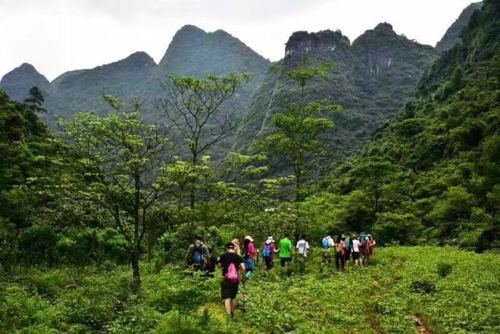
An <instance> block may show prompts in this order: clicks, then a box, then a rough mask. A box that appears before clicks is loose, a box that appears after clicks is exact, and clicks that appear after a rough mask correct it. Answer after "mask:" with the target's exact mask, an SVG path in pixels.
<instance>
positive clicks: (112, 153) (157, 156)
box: [62, 96, 168, 288]
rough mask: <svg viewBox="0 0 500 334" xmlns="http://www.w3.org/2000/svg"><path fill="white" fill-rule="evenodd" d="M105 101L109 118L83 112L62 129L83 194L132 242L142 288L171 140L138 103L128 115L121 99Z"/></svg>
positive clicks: (133, 264) (134, 267) (132, 260)
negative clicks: (144, 247)
mask: <svg viewBox="0 0 500 334" xmlns="http://www.w3.org/2000/svg"><path fill="white" fill-rule="evenodd" d="M104 99H105V101H106V102H107V103H109V104H110V106H111V107H112V108H113V109H114V110H115V113H112V114H110V115H109V116H108V117H106V118H100V117H98V116H95V115H93V114H91V113H81V114H77V115H76V116H75V118H74V119H73V120H72V121H69V122H64V121H63V122H62V125H63V128H64V129H65V132H66V135H67V136H68V137H69V138H70V139H71V141H72V142H73V143H74V147H75V150H76V151H77V153H78V156H79V162H80V165H81V168H82V171H83V177H84V178H85V183H86V187H85V188H84V189H83V190H82V191H81V195H82V196H83V197H84V198H90V199H92V200H94V201H95V202H96V203H98V204H99V205H100V206H102V207H103V208H105V209H106V210H108V211H109V213H110V214H111V216H112V217H113V220H114V224H115V225H116V228H117V229H118V231H119V232H120V233H121V234H122V235H123V236H124V238H125V239H126V240H127V245H128V247H127V250H128V252H129V256H130V264H131V267H132V272H133V280H134V283H135V286H136V287H137V288H139V287H140V283H141V276H140V268H139V259H140V252H141V243H142V241H143V238H144V235H145V233H147V231H148V228H149V227H150V226H151V225H152V224H153V216H152V213H151V211H152V208H153V206H154V205H155V204H156V203H157V202H158V200H159V199H160V198H161V196H162V195H163V194H164V192H165V190H166V187H165V186H164V184H163V183H162V182H159V179H160V178H161V176H162V174H163V171H164V165H165V161H166V157H165V155H166V153H167V149H168V141H167V139H166V137H165V136H164V134H163V133H161V132H160V131H159V130H158V129H157V128H156V127H155V126H154V125H149V124H145V123H144V122H143V121H142V119H141V104H140V103H139V102H134V103H133V104H132V106H131V107H130V108H128V109H127V110H125V107H124V106H123V104H122V103H121V102H120V101H119V100H118V99H116V98H114V97H112V96H104Z"/></svg>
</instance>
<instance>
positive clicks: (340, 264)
mask: <svg viewBox="0 0 500 334" xmlns="http://www.w3.org/2000/svg"><path fill="white" fill-rule="evenodd" d="M335 267H336V268H337V271H344V268H345V238H344V237H342V238H340V237H338V238H337V242H336V244H335Z"/></svg>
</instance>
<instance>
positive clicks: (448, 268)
mask: <svg viewBox="0 0 500 334" xmlns="http://www.w3.org/2000/svg"><path fill="white" fill-rule="evenodd" d="M452 271H453V265H451V264H450V263H438V265H437V272H438V275H439V276H440V277H442V278H445V277H446V276H448V275H449V274H451V273H452Z"/></svg>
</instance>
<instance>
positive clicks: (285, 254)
mask: <svg viewBox="0 0 500 334" xmlns="http://www.w3.org/2000/svg"><path fill="white" fill-rule="evenodd" d="M288 236H289V234H288V233H285V237H284V238H283V239H281V241H280V248H279V250H278V252H279V253H280V262H281V267H285V266H286V265H288V264H289V263H290V261H292V248H293V246H292V242H291V241H290V239H288Z"/></svg>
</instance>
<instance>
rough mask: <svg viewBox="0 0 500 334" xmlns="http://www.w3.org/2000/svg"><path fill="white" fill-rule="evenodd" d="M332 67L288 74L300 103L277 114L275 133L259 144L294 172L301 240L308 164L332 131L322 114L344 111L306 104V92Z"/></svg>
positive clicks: (326, 103) (319, 103)
mask: <svg viewBox="0 0 500 334" xmlns="http://www.w3.org/2000/svg"><path fill="white" fill-rule="evenodd" d="M332 67H333V64H332V63H329V62H326V63H321V64H319V65H309V64H308V63H307V61H304V62H303V65H302V66H300V67H298V68H296V69H293V70H291V71H289V72H287V75H288V77H289V78H291V79H292V80H294V81H295V82H296V83H297V84H298V86H299V90H300V96H299V102H295V103H291V104H290V105H289V112H288V114H284V113H277V114H275V115H274V118H273V125H274V127H275V129H276V133H274V134H272V135H270V136H268V137H267V138H265V139H264V140H262V141H259V142H256V146H257V147H258V148H259V149H260V150H262V151H264V152H267V153H270V154H275V155H278V156H280V157H281V158H282V159H283V160H284V161H286V162H287V163H288V164H289V165H290V167H291V168H292V169H293V174H294V179H295V202H296V204H297V206H296V207H297V222H296V237H299V236H300V230H299V213H298V208H299V206H298V203H299V202H300V201H301V200H303V198H304V195H303V193H302V184H303V178H304V175H305V174H306V173H307V171H308V163H309V162H311V160H313V158H314V157H315V156H317V155H318V153H320V151H321V147H322V144H321V141H320V140H319V136H320V135H321V134H322V133H323V132H325V131H326V130H327V129H329V128H332V127H333V121H332V120H331V119H329V118H325V117H322V114H323V113H325V112H332V111H339V110H341V106H340V105H338V104H333V103H332V102H331V101H330V100H320V101H310V102H306V96H305V93H306V92H305V89H306V86H307V84H308V83H309V82H310V81H311V80H313V79H315V78H317V77H322V76H325V75H326V74H327V73H329V72H330V71H331V69H332Z"/></svg>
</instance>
